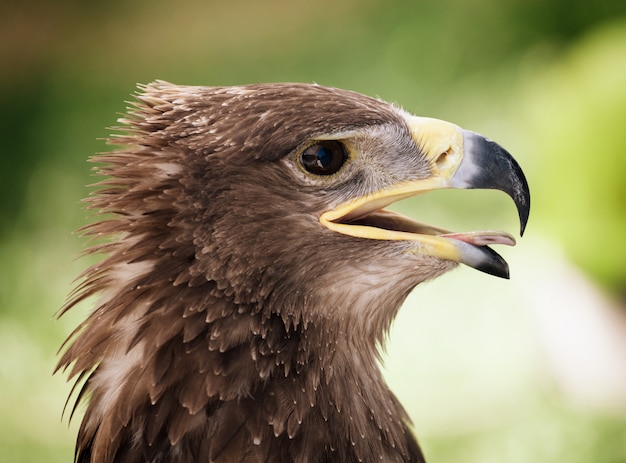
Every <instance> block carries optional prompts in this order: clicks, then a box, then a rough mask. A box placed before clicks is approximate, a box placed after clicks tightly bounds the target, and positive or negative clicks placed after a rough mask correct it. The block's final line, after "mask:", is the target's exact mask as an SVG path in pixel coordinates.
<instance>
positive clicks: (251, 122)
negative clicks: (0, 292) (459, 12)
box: [59, 81, 530, 462]
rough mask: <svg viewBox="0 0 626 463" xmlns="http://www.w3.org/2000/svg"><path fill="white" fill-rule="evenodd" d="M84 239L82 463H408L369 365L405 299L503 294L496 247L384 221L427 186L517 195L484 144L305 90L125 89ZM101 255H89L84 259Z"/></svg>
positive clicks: (352, 98) (70, 354)
mask: <svg viewBox="0 0 626 463" xmlns="http://www.w3.org/2000/svg"><path fill="white" fill-rule="evenodd" d="M120 122H121V123H122V124H123V128H122V130H123V132H122V133H121V134H120V135H118V136H115V137H113V138H111V140H110V141H111V142H112V143H113V144H115V145H120V146H121V147H120V148H119V149H117V150H116V151H112V152H110V153H107V154H103V155H99V156H97V157H95V158H94V160H95V161H96V162H98V163H100V164H101V167H100V168H99V171H100V172H101V174H102V175H104V177H105V180H103V181H101V182H100V183H99V187H100V188H99V190H98V191H97V193H96V194H95V195H93V196H92V197H91V198H89V199H88V202H89V205H90V206H89V207H90V208H92V209H94V210H96V211H97V213H98V214H101V215H102V217H101V220H99V221H97V222H95V223H93V224H91V225H89V226H87V227H86V228H85V230H84V232H85V234H86V235H89V236H91V237H94V238H96V239H98V242H97V244H96V245H94V246H93V247H92V248H90V250H89V252H98V253H102V254H104V257H103V259H102V260H101V261H100V262H99V263H97V264H95V265H93V266H92V267H90V268H89V269H87V270H86V271H85V273H84V274H83V279H82V282H81V283H80V284H79V286H78V288H77V289H76V291H75V292H74V293H73V295H72V297H71V298H70V300H69V302H68V303H67V305H66V307H65V308H64V311H65V310H67V309H69V308H70V307H72V306H73V305H75V304H76V303H77V302H79V301H81V300H83V299H85V298H87V297H88V296H91V295H94V294H97V295H99V299H98V302H97V304H96V307H95V309H94V310H93V311H92V313H91V314H90V315H89V316H88V318H87V319H86V320H85V321H84V322H83V323H82V324H81V325H80V326H79V327H78V328H77V330H76V331H75V332H74V333H73V334H72V335H71V336H70V338H69V339H68V340H67V341H66V345H65V351H64V353H63V356H62V358H61V360H60V362H59V367H60V368H69V369H70V373H69V376H70V377H75V378H76V379H77V384H80V385H82V387H81V389H80V391H79V392H78V398H77V400H76V402H77V403H78V402H80V401H81V400H84V401H85V402H86V411H85V415H84V417H83V420H82V423H81V427H80V430H79V435H78V439H77V447H76V460H77V461H80V462H113V461H115V462H135V461H149V462H161V461H168V462H187V461H194V462H199V461H206V462H209V461H215V462H231V461H238V462H266V461H267V462H270V461H286V462H291V461H294V462H296V461H297V462H327V461H328V462H330V461H342V462H352V461H354V462H356V461H363V462H367V461H390V462H395V461H397V462H404V461H423V457H422V454H421V451H420V450H419V447H418V445H417V443H416V441H415V439H414V438H413V437H412V435H411V432H410V431H409V428H408V426H409V424H410V421H409V418H408V416H407V415H406V413H405V411H404V410H403V408H402V406H401V405H400V404H399V403H398V401H397V400H396V398H395V397H394V395H393V394H392V393H391V392H390V391H389V390H388V388H387V386H386V385H385V383H384V381H383V379H382V376H381V373H380V371H379V367H378V363H377V359H378V351H379V350H378V349H379V347H380V345H381V343H382V341H383V338H384V335H385V333H386V332H387V330H388V328H389V326H390V323H391V322H392V320H393V318H394V316H395V314H396V312H397V310H398V308H399V307H400V305H401V303H402V302H403V300H404V299H405V297H406V296H407V294H408V293H409V292H410V291H411V289H412V288H413V287H415V286H416V285H417V284H419V283H420V282H422V281H424V280H426V279H431V278H434V277H436V276H438V275H440V274H442V273H444V272H446V271H448V270H450V269H451V268H453V267H454V266H455V265H457V264H458V263H463V264H466V265H469V266H471V267H473V268H476V269H478V270H481V271H484V272H487V273H490V274H493V275H496V276H500V277H508V268H507V264H506V262H505V261H504V260H503V259H502V258H501V257H500V256H499V255H498V254H497V253H495V252H494V251H493V250H492V249H491V248H490V247H488V246H487V245H488V244H506V245H512V244H514V243H515V240H514V239H513V237H512V236H511V235H509V234H508V233H504V232H498V231H478V232H464V233H461V232H451V231H448V230H444V229H442V228H439V227H436V226H431V225H427V224H424V223H420V222H417V221H415V220H413V219H410V218H408V217H405V216H403V215H401V214H398V213H396V212H392V211H390V210H387V209H385V207H386V206H388V205H389V204H391V203H393V202H395V201H398V200H401V199H404V198H407V197H410V196H413V195H417V194H421V193H425V192H428V191H430V190H434V189H440V188H493V189H499V190H502V191H504V192H506V193H507V194H508V195H510V196H511V197H512V198H513V200H514V202H515V204H516V206H517V209H518V212H519V216H520V221H521V229H522V232H523V229H524V226H525V224H526V221H527V219H528V213H529V207H530V197H529V192H528V185H527V183H526V180H525V178H524V175H523V173H522V171H521V169H520V167H519V166H518V164H517V163H516V161H515V160H514V159H513V158H512V157H511V156H510V154H509V153H507V152H506V151H505V150H504V149H503V148H501V147H500V146H499V145H497V144H496V143H494V142H492V141H490V140H488V139H486V138H483V137H481V136H480V135H478V134H475V133H472V132H468V131H465V130H462V129H461V128H459V127H458V126H456V125H453V124H450V123H447V122H444V121H440V120H436V119H430V118H424V117H416V116H413V115H411V114H409V113H407V112H405V111H403V110H402V109H400V108H398V107H396V106H394V105H391V104H388V103H385V102H383V101H380V100H377V99H373V98H369V97H366V96H363V95H360V94H357V93H353V92H349V91H345V90H339V89H335V88H328V87H323V86H319V85H306V84H259V85H247V86H239V87H192V86H178V85H172V84H169V83H166V82H162V81H158V82H154V83H152V84H149V85H147V86H145V87H141V90H140V93H139V94H138V95H137V100H136V102H135V103H134V105H133V107H132V108H130V109H129V111H128V113H127V115H126V116H125V117H124V118H123V119H120ZM101 238H104V240H102V239H101Z"/></svg>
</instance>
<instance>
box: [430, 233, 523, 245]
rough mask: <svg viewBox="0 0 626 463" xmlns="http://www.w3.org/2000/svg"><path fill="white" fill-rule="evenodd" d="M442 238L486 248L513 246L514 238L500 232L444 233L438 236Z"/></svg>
mask: <svg viewBox="0 0 626 463" xmlns="http://www.w3.org/2000/svg"><path fill="white" fill-rule="evenodd" d="M439 236H441V237H444V238H452V239H455V240H459V241H465V242H466V243H469V244H472V245H474V246H488V245H490V244H504V245H506V246H515V238H513V236H512V235H510V234H509V233H506V232H502V231H493V230H485V231H471V232H460V233H446V234H443V235H439Z"/></svg>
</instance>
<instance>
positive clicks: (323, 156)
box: [300, 140, 348, 175]
mask: <svg viewBox="0 0 626 463" xmlns="http://www.w3.org/2000/svg"><path fill="white" fill-rule="evenodd" d="M347 157H348V156H347V154H346V149H345V147H344V146H343V144H342V143H340V142H338V141H334V140H324V141H319V142H317V143H315V144H314V145H311V146H309V147H308V148H307V149H305V150H304V151H303V152H302V154H301V155H300V163H301V164H302V167H304V168H305V169H306V171H307V172H310V173H311V174H314V175H332V174H334V173H336V172H337V171H338V170H339V169H341V166H343V164H344V162H346V159H347Z"/></svg>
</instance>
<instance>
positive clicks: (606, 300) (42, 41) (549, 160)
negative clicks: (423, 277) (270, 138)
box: [0, 0, 626, 463]
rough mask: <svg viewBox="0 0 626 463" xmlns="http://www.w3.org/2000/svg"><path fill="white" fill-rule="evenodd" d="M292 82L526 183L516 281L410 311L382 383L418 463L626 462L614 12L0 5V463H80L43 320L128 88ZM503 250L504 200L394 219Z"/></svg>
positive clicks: (499, 5) (264, 4)
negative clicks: (467, 134)
mask: <svg viewBox="0 0 626 463" xmlns="http://www.w3.org/2000/svg"><path fill="white" fill-rule="evenodd" d="M154 79H164V80H169V81H172V82H175V83H185V84H198V85H233V84H242V83H250V82H266V81H302V82H317V83H319V84H325V85H331V86H338V87H344V88H348V89H352V90H356V91H359V92H362V93H365V94H368V95H372V96H377V97H380V98H383V99H385V100H388V101H392V102H395V103H397V104H399V105H401V106H403V107H404V108H406V109H407V110H410V111H412V112H414V113H416V114H419V115H428V116H432V117H438V118H442V119H446V120H450V121H454V122H456V123H458V124H459V125H461V126H463V127H465V128H468V129H471V130H475V131H478V132H481V133H483V134H485V135H487V136H488V137H490V138H493V139H495V140H497V141H498V142H500V143H501V144H503V145H504V146H505V147H507V148H508V149H509V150H510V151H511V152H512V153H513V154H514V155H515V157H516V158H517V159H518V160H519V162H520V164H521V165H522V166H523V168H524V170H525V172H526V174H527V177H528V179H529V183H530V186H531V190H532V195H533V196H532V197H533V206H532V212H531V218H530V223H529V225H528V229H527V233H526V235H525V236H524V238H522V239H521V240H519V243H518V246H517V247H515V248H511V249H509V248H507V249H504V250H502V251H501V252H502V254H503V255H504V256H505V257H506V258H507V260H508V261H509V263H510V265H511V274H512V279H511V280H510V281H505V280H499V279H496V278H493V277H489V276H487V275H484V274H481V273H479V272H476V271H473V270H471V269H468V268H459V269H458V270H455V271H454V272H452V273H451V274H449V275H446V276H444V277H442V278H440V279H438V280H437V281H434V282H431V283H428V284H426V285H423V287H419V288H417V289H416V290H415V291H414V293H413V294H412V296H411V297H410V298H409V300H408V301H407V303H406V305H405V307H404V308H403V309H402V311H401V313H400V316H399V319H398V321H397V323H396V324H395V326H394V329H393V331H392V333H391V335H390V342H389V344H388V348H387V351H388V355H387V360H386V364H385V367H386V369H387V375H388V379H389V382H390V383H391V385H392V387H393V389H394V391H395V392H396V393H397V394H398V396H399V397H400V399H401V400H402V401H403V403H404V404H405V405H406V408H407V410H408V411H409V413H410V415H411V416H412V417H413V421H414V425H415V429H416V432H417V434H418V436H419V438H420V441H421V443H422V445H423V447H424V450H425V452H426V455H427V457H428V458H429V461H430V462H437V463H448V462H450V463H451V462H460V461H463V462H464V463H474V462H476V463H478V462H481V463H484V462H497V463H516V462H520V463H522V462H524V463H526V462H529V461H532V462H535V463H540V462H546V463H547V462H555V461H567V462H569V463H618V462H626V2H624V1H623V0H614V1H611V0H599V1H595V2H591V1H588V0H573V1H572V0H567V1H566V0H549V1H545V0H505V1H497V0H436V1H435V0H419V1H418V0H416V1H398V0H364V1H357V0H347V1H342V2H340V1H337V0H318V1H315V2H311V1H300V0H264V1H256V0H229V1H217V0H215V1H199V0H190V1H181V2H176V3H174V2H166V1H163V0H151V1H147V0H139V1H134V2H123V1H120V0H108V1H106V2H103V1H93V2H82V1H78V0H56V1H48V0H45V1H44V0H21V1H19V2H18V1H12V0H6V1H3V2H2V3H1V4H0V83H1V85H0V131H1V133H2V137H1V143H0V150H1V157H0V159H1V161H0V162H1V164H0V461H6V462H31V461H33V462H34V461H47V462H68V461H71V460H72V454H73V439H74V436H75V433H76V427H77V421H78V420H75V421H74V422H73V423H72V424H70V425H69V429H68V420H67V417H66V418H65V419H63V420H62V418H61V411H62V409H63V405H64V402H65V398H66V396H67V394H68V393H69V389H70V385H68V384H66V383H65V378H64V377H63V375H61V374H57V375H55V376H52V370H53V369H54V364H55V357H56V351H57V349H58V348H59V346H60V344H61V342H62V341H63V339H64V338H65V337H66V336H67V335H68V333H69V332H70V331H71V329H72V328H73V327H74V326H75V325H76V324H77V323H78V321H79V320H80V319H81V318H82V317H84V315H85V314H86V313H87V311H88V310H89V306H88V305H84V306H81V307H79V308H77V309H75V310H74V311H72V313H70V314H68V315H67V316H66V317H63V318H62V319H61V320H56V319H55V317H54V313H55V312H56V311H57V310H58V308H59V307H60V306H61V305H62V304H63V301H64V297H65V295H66V294H67V293H68V292H69V290H70V289H71V287H72V280H73V278H74V277H75V276H76V275H77V274H78V273H79V272H80V270H81V269H82V268H84V267H85V266H86V264H87V262H85V261H84V260H77V259H76V258H77V256H78V255H79V253H80V250H81V249H82V248H83V246H84V243H83V241H82V240H81V239H80V238H79V236H77V235H76V234H72V231H73V230H75V229H77V228H79V227H80V226H81V225H84V224H85V223H87V222H88V221H89V217H88V214H87V213H86V212H84V210H83V209H82V206H81V203H80V200H81V198H83V197H85V196H86V195H87V194H88V192H89V188H87V187H86V186H85V185H86V184H89V183H93V182H94V181H95V178H94V177H93V173H92V171H91V166H90V165H89V164H88V163H87V162H86V159H87V158H88V157H89V156H90V155H92V154H94V153H96V152H100V151H104V150H107V149H110V148H108V147H107V146H106V145H105V143H104V142H103V141H102V139H103V138H105V137H106V136H107V135H108V134H109V131H108V130H107V127H110V126H113V125H115V124H116V118H117V117H118V115H119V113H121V112H123V111H124V109H125V107H126V103H125V101H128V100H130V99H132V97H131V94H132V93H133V92H134V90H135V86H136V83H138V82H144V83H145V82H149V81H151V80H154ZM397 207H398V208H399V209H401V210H403V211H404V212H408V213H409V214H411V215H412V216H413V217H416V218H419V219H423V220H426V221H432V222H435V223H436V224H437V225H442V226H445V227H447V228H453V229H457V230H467V229H484V228H498V229H506V230H509V231H511V232H514V231H515V230H517V227H518V224H517V223H516V216H515V210H514V207H513V204H512V203H511V202H510V200H509V199H508V198H507V197H506V196H505V195H503V194H501V193H498V192H478V191H471V192H467V191H464V192H459V191H444V192H436V193H432V194H429V195H425V196H423V197H419V198H414V199H412V200H408V201H405V202H403V203H401V204H400V205H398V206H397Z"/></svg>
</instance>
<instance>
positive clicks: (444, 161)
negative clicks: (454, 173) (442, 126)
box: [435, 147, 454, 170]
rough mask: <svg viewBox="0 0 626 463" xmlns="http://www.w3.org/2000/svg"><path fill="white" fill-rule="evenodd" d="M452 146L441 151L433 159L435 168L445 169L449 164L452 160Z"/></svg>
mask: <svg viewBox="0 0 626 463" xmlns="http://www.w3.org/2000/svg"><path fill="white" fill-rule="evenodd" d="M452 154H453V153H452V147H449V148H448V149H447V150H446V151H443V152H442V153H441V154H440V155H439V156H438V157H437V159H436V160H435V164H436V165H437V169H439V170H445V169H446V168H448V167H449V166H450V163H452V162H453V157H454V156H453V155H452Z"/></svg>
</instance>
